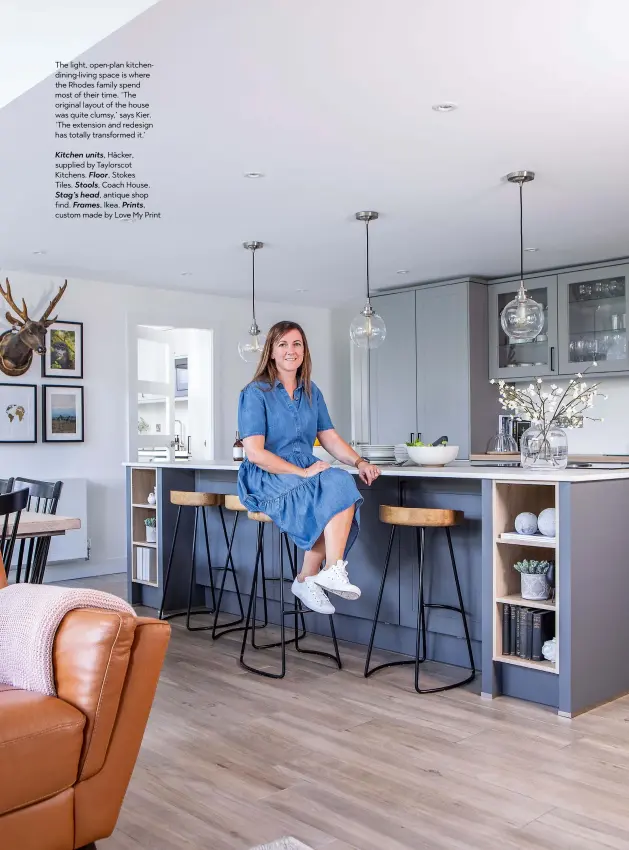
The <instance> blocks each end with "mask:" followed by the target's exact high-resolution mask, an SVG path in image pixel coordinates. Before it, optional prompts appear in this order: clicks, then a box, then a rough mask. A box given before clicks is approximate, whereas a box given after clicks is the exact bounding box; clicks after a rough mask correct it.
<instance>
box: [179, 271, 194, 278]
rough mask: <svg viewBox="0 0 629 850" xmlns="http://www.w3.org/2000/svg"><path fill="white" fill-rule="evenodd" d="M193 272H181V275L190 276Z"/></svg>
mask: <svg viewBox="0 0 629 850" xmlns="http://www.w3.org/2000/svg"><path fill="white" fill-rule="evenodd" d="M191 274H192V272H181V277H190V275H191Z"/></svg>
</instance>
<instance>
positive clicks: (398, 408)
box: [369, 278, 499, 459]
mask: <svg viewBox="0 0 629 850" xmlns="http://www.w3.org/2000/svg"><path fill="white" fill-rule="evenodd" d="M487 290H488V287H487V286H486V285H485V284H483V283H480V282H477V281H475V280H473V279H470V278H464V279H460V280H456V281H447V282H444V283H435V284H425V285H422V286H417V287H413V288H409V289H402V290H397V291H395V292H389V293H387V294H383V295H378V296H377V297H374V298H373V299H372V300H373V306H374V309H375V310H376V311H377V312H378V313H379V314H380V315H381V316H382V317H383V319H384V320H385V322H386V325H387V336H386V339H385V341H384V343H383V344H382V346H381V347H380V348H377V349H375V350H374V351H371V352H369V363H370V372H369V389H370V392H369V421H370V425H371V442H372V443H381V444H389V445H391V444H395V443H399V442H402V441H404V440H407V439H408V436H409V433H410V432H411V431H414V432H415V433H417V432H420V433H421V435H422V439H423V441H424V442H433V441H434V440H436V439H437V437H440V436H443V435H445V436H447V437H448V440H449V442H450V444H451V445H457V446H459V455H458V456H459V458H460V459H466V458H468V457H469V455H470V452H484V451H485V448H486V446H487V442H488V440H489V438H490V437H491V436H492V435H493V434H494V433H495V432H496V430H497V424H498V421H497V416H498V413H499V405H498V393H497V391H496V388H495V387H493V386H492V385H491V384H490V383H489V373H488V369H487Z"/></svg>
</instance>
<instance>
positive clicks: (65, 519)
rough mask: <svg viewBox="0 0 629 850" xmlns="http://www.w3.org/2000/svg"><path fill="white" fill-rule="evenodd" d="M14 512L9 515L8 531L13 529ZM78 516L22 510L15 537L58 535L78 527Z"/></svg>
mask: <svg viewBox="0 0 629 850" xmlns="http://www.w3.org/2000/svg"><path fill="white" fill-rule="evenodd" d="M14 523H15V514H13V515H12V516H10V517H9V532H11V531H12V530H13V525H14ZM80 527H81V520H80V519H78V517H71V516H57V514H39V513H37V512H36V511H22V513H21V515H20V522H19V525H18V527H17V539H18V540H21V539H22V538H23V537H58V536H59V535H62V534H65V533H66V531H72V529H75V528H80Z"/></svg>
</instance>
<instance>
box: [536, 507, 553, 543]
mask: <svg viewBox="0 0 629 850" xmlns="http://www.w3.org/2000/svg"><path fill="white" fill-rule="evenodd" d="M537 526H538V528H539V530H540V534H543V535H544V536H545V537H554V536H555V509H554V508H546V510H544V511H542V512H541V514H540V515H539V516H538V517H537Z"/></svg>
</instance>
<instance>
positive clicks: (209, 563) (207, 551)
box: [201, 505, 216, 614]
mask: <svg viewBox="0 0 629 850" xmlns="http://www.w3.org/2000/svg"><path fill="white" fill-rule="evenodd" d="M206 510H207V508H206V507H205V505H204V506H203V507H202V508H201V515H202V517H203V534H204V537H205V554H206V556H207V566H208V572H209V574H210V591H211V593H212V612H211V613H212V614H213V613H214V611H216V595H215V593H214V575H213V570H212V555H211V554H210V541H209V540H208V536H207V515H206V513H205V512H206Z"/></svg>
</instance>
